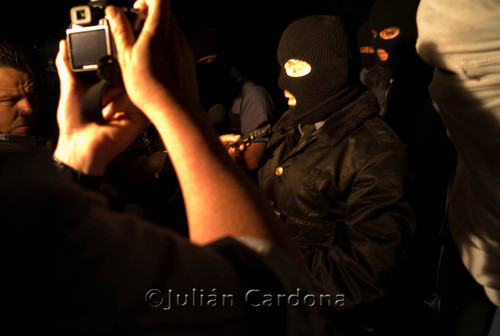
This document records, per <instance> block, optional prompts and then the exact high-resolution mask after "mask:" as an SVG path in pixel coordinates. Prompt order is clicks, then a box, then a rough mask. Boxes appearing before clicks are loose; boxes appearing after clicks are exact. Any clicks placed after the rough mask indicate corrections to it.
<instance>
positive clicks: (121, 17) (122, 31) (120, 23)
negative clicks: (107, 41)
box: [105, 6, 135, 64]
mask: <svg viewBox="0 0 500 336" xmlns="http://www.w3.org/2000/svg"><path fill="white" fill-rule="evenodd" d="M105 11H106V16H107V18H108V21H109V25H110V28H111V33H112V34H113V38H114V40H115V45H116V50H117V53H118V61H119V63H120V64H122V62H123V60H124V55H126V54H128V53H130V50H131V49H132V47H133V45H134V43H135V36H134V32H133V31H132V27H131V26H130V22H129V21H128V19H127V17H126V15H125V13H124V12H123V10H122V9H120V8H118V7H116V6H107V7H106V9H105Z"/></svg>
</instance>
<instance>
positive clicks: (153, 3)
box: [134, 0, 171, 34]
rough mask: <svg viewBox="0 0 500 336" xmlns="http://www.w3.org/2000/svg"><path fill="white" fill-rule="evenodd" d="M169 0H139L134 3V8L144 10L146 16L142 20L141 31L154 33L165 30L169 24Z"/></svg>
mask: <svg viewBox="0 0 500 336" xmlns="http://www.w3.org/2000/svg"><path fill="white" fill-rule="evenodd" d="M170 2H171V1H170V0H139V1H136V3H135V4H134V8H136V9H141V10H146V11H147V12H148V16H147V18H146V22H144V27H143V28H142V31H143V32H147V33H148V34H154V32H157V31H161V30H162V29H163V31H164V32H166V31H167V29H165V28H167V27H168V26H169V25H170V23H171V22H170V21H171V20H170V17H171V15H170Z"/></svg>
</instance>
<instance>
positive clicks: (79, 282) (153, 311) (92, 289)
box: [0, 152, 284, 335]
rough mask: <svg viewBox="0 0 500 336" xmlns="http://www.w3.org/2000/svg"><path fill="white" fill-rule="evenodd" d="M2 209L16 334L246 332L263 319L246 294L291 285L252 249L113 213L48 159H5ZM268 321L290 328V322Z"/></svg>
mask: <svg viewBox="0 0 500 336" xmlns="http://www.w3.org/2000/svg"><path fill="white" fill-rule="evenodd" d="M0 207H1V210H0V213H1V214H2V215H1V216H2V221H1V222H2V224H3V225H2V227H3V231H4V234H3V235H2V237H3V239H2V243H1V245H2V248H3V251H2V257H3V261H2V265H3V266H4V272H3V274H4V276H3V280H2V281H3V282H4V283H3V286H2V289H3V291H4V293H3V294H4V295H3V297H4V301H3V303H4V304H5V305H6V306H7V307H9V308H8V313H7V315H6V320H7V321H9V322H8V323H7V324H10V325H12V326H13V327H14V328H15V329H14V330H19V331H25V332H28V331H34V330H36V331H37V332H39V331H40V330H45V329H46V330H47V331H49V330H50V332H51V334H54V333H56V334H57V333H61V334H71V335H75V334H87V335H88V334H92V335H95V334H101V333H107V332H111V333H115V332H121V333H124V334H134V335H149V334H155V333H157V332H168V334H169V335H176V334H178V335H185V334H190V333H193V332H195V333H196V332H198V333H199V334H214V335H226V334H227V335H236V334H245V333H246V332H245V331H244V326H245V325H247V326H248V324H249V323H252V322H255V321H256V320H255V319H254V318H252V316H253V317H257V316H258V315H256V314H254V315H251V314H249V311H248V309H247V307H245V302H244V299H245V295H244V294H245V292H247V291H248V290H249V288H253V287H257V288H259V287H260V288H264V289H263V291H267V290H269V291H273V292H277V291H280V290H281V288H282V286H281V284H280V282H279V280H278V278H277V276H276V274H275V273H273V272H271V271H269V270H268V269H267V266H266V265H267V264H266V263H265V262H261V261H259V260H260V259H265V257H263V256H261V255H259V254H258V253H255V252H254V251H253V250H252V249H250V248H248V247H246V246H245V245H244V244H241V243H239V242H238V241H236V240H234V239H227V240H223V241H220V242H218V243H217V244H215V245H213V246H205V247H200V246H196V245H193V244H191V243H190V242H189V241H188V240H187V239H185V238H184V237H182V236H180V235H177V234H176V233H174V232H173V231H170V230H168V229H166V228H163V227H160V226H158V225H155V224H152V223H149V222H145V221H144V220H142V219H140V218H138V217H136V216H134V215H124V214H121V213H116V212H112V211H110V210H108V208H107V202H106V199H105V198H104V197H102V196H101V195H99V194H97V193H95V192H93V191H90V190H87V189H85V188H82V187H80V186H79V185H77V184H75V183H74V182H72V181H71V180H69V179H67V178H66V177H65V176H64V175H61V173H60V172H58V171H57V170H56V169H55V167H54V165H53V164H52V162H51V159H50V156H49V155H47V154H46V153H39V152H31V153H17V154H9V155H5V154H4V155H0ZM252 272H255V274H254V276H253V277H248V278H247V279H245V280H244V281H242V276H247V275H250V274H251V273H252ZM279 312H280V310H278V312H277V313H275V314H274V316H276V317H278V316H280V315H279ZM250 313H251V312H250ZM276 314H278V315H276ZM248 317H251V318H250V319H248ZM27 320H29V323H26V321H27ZM267 320H268V322H269V323H274V324H275V325H276V328H277V329H279V328H283V323H284V321H283V320H280V319H278V318H276V319H272V318H268V319H267ZM256 325H257V324H255V323H254V326H256ZM261 327H262V328H263V327H264V326H262V325H261ZM266 328H267V327H266ZM253 330H255V328H254V329H253Z"/></svg>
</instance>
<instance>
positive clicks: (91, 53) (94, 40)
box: [69, 29, 108, 69]
mask: <svg viewBox="0 0 500 336" xmlns="http://www.w3.org/2000/svg"><path fill="white" fill-rule="evenodd" d="M69 43H70V50H71V60H72V65H73V69H85V68H87V67H89V66H94V65H97V63H98V61H99V59H101V58H102V57H104V56H107V55H108V52H107V43H106V30H105V29H96V30H87V31H82V32H73V33H71V34H70V35H69Z"/></svg>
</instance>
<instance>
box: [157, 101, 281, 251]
mask: <svg viewBox="0 0 500 336" xmlns="http://www.w3.org/2000/svg"><path fill="white" fill-rule="evenodd" d="M152 108H154V109H155V110H157V111H158V110H163V111H168V113H158V114H157V116H156V117H153V120H152V121H153V123H154V124H155V126H156V127H157V129H158V130H159V132H160V135H161V136H162V139H163V141H164V143H165V145H166V147H167V148H168V152H169V155H170V156H171V159H172V162H173V165H174V167H175V170H176V172H177V175H178V178H179V181H180V184H181V188H182V191H183V195H184V200H185V204H186V212H187V217H188V221H189V226H190V237H191V240H192V241H193V242H196V243H198V244H206V243H209V242H212V241H214V240H217V239H219V238H221V237H224V236H228V235H229V236H252V237H258V238H261V239H266V240H269V241H272V242H274V243H276V244H277V245H278V246H280V247H281V248H284V249H286V250H288V251H289V250H290V246H289V245H290V244H289V242H288V241H287V240H286V239H283V238H282V237H281V236H282V235H284V236H286V234H284V233H283V232H284V231H283V232H282V231H281V230H282V227H281V225H282V224H281V223H280V222H279V221H278V219H277V218H276V216H275V215H274V213H273V212H272V209H271V208H270V207H269V206H268V205H267V204H266V203H267V202H266V201H265V200H264V197H263V195H262V194H261V193H260V191H259V190H258V189H257V187H256V186H255V185H254V184H253V182H252V181H251V180H250V179H249V178H248V176H247V175H246V173H245V172H244V171H243V170H242V169H241V168H240V167H239V166H238V165H237V164H236V163H235V162H234V161H233V160H232V159H231V158H230V157H229V155H228V154H227V153H226V150H225V149H224V147H223V146H222V145H221V143H220V141H219V139H218V136H217V134H216V132H215V130H214V129H213V128H212V126H211V125H210V124H209V122H208V120H207V119H206V116H204V115H203V113H204V112H203V110H201V108H197V107H190V108H189V107H187V106H182V105H180V104H177V103H175V102H168V101H167V100H165V99H164V100H163V104H162V105H156V106H155V107H152ZM187 109H190V110H195V111H194V112H192V111H187Z"/></svg>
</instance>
